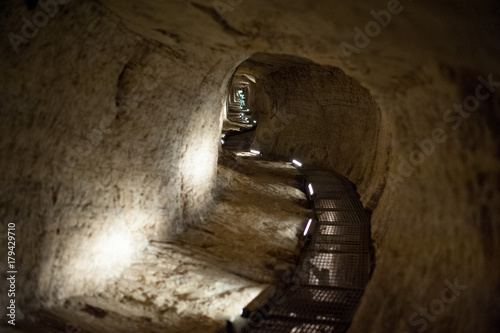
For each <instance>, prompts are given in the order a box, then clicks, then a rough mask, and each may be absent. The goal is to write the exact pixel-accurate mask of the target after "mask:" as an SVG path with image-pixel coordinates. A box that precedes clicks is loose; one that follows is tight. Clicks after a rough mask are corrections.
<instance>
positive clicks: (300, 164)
mask: <svg viewBox="0 0 500 333" xmlns="http://www.w3.org/2000/svg"><path fill="white" fill-rule="evenodd" d="M292 163H293V164H295V165H296V166H298V167H301V166H302V163H300V162H299V161H297V160H292Z"/></svg>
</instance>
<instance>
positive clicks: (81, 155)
mask: <svg viewBox="0 0 500 333" xmlns="http://www.w3.org/2000/svg"><path fill="white" fill-rule="evenodd" d="M58 8H59V12H58V13H57V14H56V15H55V17H54V18H51V19H50V20H49V22H48V24H47V25H46V26H43V27H40V28H39V30H38V33H37V35H36V36H35V37H34V38H32V39H30V41H29V44H27V45H21V46H20V48H19V50H18V52H17V53H16V52H14V50H13V49H12V48H11V47H10V45H9V43H8V40H7V41H6V40H2V51H1V52H2V57H3V59H4V60H3V61H2V64H3V65H2V81H1V89H0V90H1V91H2V93H1V100H2V102H1V104H2V122H1V125H0V126H1V127H2V128H1V133H2V141H1V146H2V147H1V149H0V154H1V158H0V163H1V169H2V173H1V176H0V177H1V184H2V187H1V190H2V197H1V198H2V199H1V207H2V225H3V226H5V225H6V223H7V221H10V220H13V221H14V222H16V225H17V232H18V234H17V240H18V252H17V257H16V258H17V261H18V263H19V266H20V267H18V268H19V271H20V275H19V279H18V286H22V290H20V291H19V293H18V295H17V300H18V303H19V304H20V305H21V308H25V307H29V306H31V305H33V306H34V305H35V304H34V303H36V301H42V302H45V303H47V302H48V303H51V302H52V301H55V300H60V299H63V298H64V297H66V296H68V295H74V294H75V293H77V294H79V293H85V292H86V291H89V290H96V288H97V289H98V287H99V286H101V285H102V283H103V281H106V280H107V279H108V278H110V277H112V276H116V275H117V274H119V272H120V270H121V269H122V265H126V264H127V263H128V261H129V260H130V258H129V257H133V256H134V255H135V253H136V252H137V251H139V250H140V249H141V247H143V246H144V245H145V242H146V239H157V240H164V239H168V238H169V237H172V235H175V234H177V233H178V232H179V231H182V230H183V229H185V227H186V226H187V225H189V224H190V223H195V222H196V221H197V220H198V219H199V215H200V214H202V213H203V212H204V211H206V209H207V207H211V205H212V192H213V189H214V185H215V176H216V161H217V151H218V143H219V140H218V138H219V133H220V125H221V110H222V105H221V101H222V100H223V98H224V95H223V94H225V91H223V88H225V83H226V82H227V80H228V79H229V76H230V73H228V71H227V68H224V70H222V71H221V70H220V69H221V68H220V67H224V66H222V65H221V64H223V63H224V60H225V59H228V58H227V57H225V56H222V57H218V58H217V61H216V62H215V63H212V62H207V61H206V59H207V58H208V57H210V51H209V50H207V53H205V54H203V55H199V54H195V53H189V52H184V51H182V50H173V49H171V48H168V47H166V46H164V45H161V44H159V43H158V42H156V41H152V40H149V39H147V38H143V37H140V36H138V35H137V34H135V33H133V32H130V31H129V30H128V29H127V28H126V27H124V26H123V24H121V23H120V22H119V20H118V19H117V17H116V15H114V14H112V13H111V12H110V11H109V10H107V9H106V8H104V7H103V6H102V5H100V4H98V3H96V2H89V3H86V4H82V3H76V2H75V3H69V4H67V5H65V6H59V7H58ZM40 10H41V9H40V8H39V7H37V9H35V10H34V11H27V10H26V9H25V8H23V7H20V6H14V5H11V6H8V9H7V10H6V12H5V15H4V16H5V17H6V22H5V26H6V27H8V29H9V30H8V31H13V32H15V33H20V34H21V35H22V31H23V30H22V29H23V28H22V25H23V21H22V20H21V19H20V18H22V17H26V18H30V19H31V18H32V17H33V15H36V13H38V12H40ZM186 78H188V80H186ZM2 232H4V231H2ZM115 243H116V244H115ZM103 246H104V248H103ZM4 250H5V249H4V248H3V247H2V253H4V252H3V251H4ZM102 251H104V253H102ZM2 288H5V285H4V284H2ZM2 290H3V289H2ZM33 295H37V296H38V297H33ZM4 300H5V299H4V298H2V301H4Z"/></svg>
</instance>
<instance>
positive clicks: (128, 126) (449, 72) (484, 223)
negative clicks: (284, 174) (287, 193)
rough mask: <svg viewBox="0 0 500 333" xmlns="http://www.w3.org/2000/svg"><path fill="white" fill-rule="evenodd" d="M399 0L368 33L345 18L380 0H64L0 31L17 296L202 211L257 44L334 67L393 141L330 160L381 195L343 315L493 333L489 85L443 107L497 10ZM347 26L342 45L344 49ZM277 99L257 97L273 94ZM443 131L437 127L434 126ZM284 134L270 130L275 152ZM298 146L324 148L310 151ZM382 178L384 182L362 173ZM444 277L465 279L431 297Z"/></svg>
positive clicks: (52, 295)
mask: <svg viewBox="0 0 500 333" xmlns="http://www.w3.org/2000/svg"><path fill="white" fill-rule="evenodd" d="M399 5H400V6H402V7H400V8H399V9H400V10H399V11H398V13H397V14H394V15H393V16H392V20H391V22H390V24H388V25H387V26H385V27H383V29H382V28H381V29H380V32H379V33H378V34H376V35H373V34H372V35H373V36H372V37H370V38H368V42H366V38H365V43H364V44H363V45H361V44H359V43H357V42H356V39H353V38H355V33H356V31H358V30H356V29H354V28H356V27H361V29H363V28H364V27H365V26H366V24H367V23H369V22H372V21H373V20H374V18H373V14H370V11H371V10H375V11H379V10H382V9H385V8H387V6H388V3H387V2H386V1H375V2H370V3H369V4H363V3H361V2H348V3H347V2H346V3H337V4H335V5H332V4H331V2H329V1H315V2H314V3H312V2H311V3H309V2H300V1H297V2H293V3H290V2H285V1H275V2H272V3H269V2H264V1H253V2H250V1H242V2H239V3H232V4H231V5H229V7H228V6H226V7H220V6H214V3H213V2H212V1H199V2H197V5H196V6H195V5H192V4H191V3H188V2H155V1H153V0H146V1H143V2H141V6H135V5H133V2H121V1H113V0H108V1H103V2H88V3H85V4H83V3H77V2H71V3H69V4H66V5H64V7H63V6H62V5H61V6H60V7H59V8H60V11H59V13H58V14H57V15H55V16H54V18H51V19H50V20H49V21H48V23H47V24H46V25H45V26H44V27H43V29H39V31H38V33H37V34H36V36H33V37H32V38H31V37H30V38H29V43H27V45H26V46H24V45H21V47H22V48H21V49H20V50H19V52H18V53H15V52H13V51H12V48H11V45H10V43H9V41H8V39H2V48H1V51H0V52H1V54H2V59H3V62H4V63H6V64H7V65H6V66H5V65H3V66H2V81H1V83H0V85H1V87H0V88H1V89H0V91H1V93H0V94H1V95H0V98H1V105H2V107H1V114H2V122H1V124H0V126H1V131H0V132H1V149H0V154H1V155H0V157H1V158H0V166H1V168H2V174H1V176H0V177H2V178H1V183H2V197H1V209H2V227H4V226H5V224H6V223H7V221H10V220H12V219H13V220H14V221H16V223H17V228H18V233H19V234H18V238H19V240H20V241H21V242H22V244H24V245H23V247H20V248H19V251H20V252H19V253H18V254H17V255H18V256H17V258H18V261H19V262H20V263H21V264H20V265H22V266H23V271H24V272H23V273H22V274H20V275H19V285H22V286H23V290H22V292H21V293H20V294H19V296H18V297H19V298H18V299H19V302H20V303H21V304H23V305H24V306H26V307H28V306H35V303H36V302H35V301H34V300H38V301H39V302H40V303H42V305H47V304H50V302H53V301H56V300H61V299H63V298H64V297H65V296H67V295H71V294H75V293H79V294H84V293H85V292H86V291H89V290H93V289H94V287H96V286H98V285H99V283H98V280H99V279H97V278H95V277H91V278H89V276H92V275H86V274H85V273H88V272H91V271H94V270H96V269H98V268H100V267H101V266H100V265H101V264H100V263H99V262H95V261H94V260H93V259H95V258H94V257H95V254H94V252H93V250H91V249H92V244H96V243H98V242H100V238H99V237H100V236H103V237H104V238H103V239H104V240H105V239H108V237H111V236H112V235H113V234H115V233H116V231H117V228H124V229H125V231H124V232H125V233H126V234H129V232H130V235H132V234H133V235H134V236H130V237H131V241H133V242H137V244H141V243H140V242H142V241H143V240H142V238H154V237H167V236H168V235H169V233H170V231H172V232H176V231H179V230H182V229H183V227H184V226H185V224H186V223H188V222H191V223H194V221H196V216H197V215H198V213H201V212H203V211H204V210H205V209H207V207H208V206H209V204H210V202H211V195H210V194H211V192H212V190H213V189H214V179H215V178H214V176H215V168H216V159H217V144H218V135H219V132H220V122H221V118H220V117H221V111H222V110H223V109H224V101H225V98H226V87H227V82H228V80H229V76H230V74H231V73H232V72H233V71H234V69H235V67H236V66H237V65H238V64H240V63H241V62H242V61H243V60H245V59H247V58H249V57H250V56H251V54H253V53H256V52H265V53H271V54H290V55H294V56H298V57H302V58H306V59H310V60H312V61H314V62H315V63H317V64H321V65H328V66H333V67H338V68H340V69H342V70H343V71H344V72H345V73H346V74H347V75H349V76H350V77H353V78H355V79H356V80H357V81H358V82H360V83H361V85H362V86H364V87H366V88H367V89H368V90H369V92H370V93H371V95H372V96H373V98H374V99H375V102H376V104H377V105H378V107H379V108H380V112H381V113H380V120H378V121H379V130H378V131H379V134H380V135H379V139H378V141H377V142H379V143H382V144H385V143H387V147H389V149H388V152H386V151H385V150H384V149H379V147H378V146H377V147H374V146H373V145H369V146H366V147H363V148H364V151H363V152H362V153H363V155H364V156H370V155H372V156H376V157H375V158H376V159H380V161H381V162H377V161H371V162H370V161H366V163H369V164H368V165H364V166H362V167H359V166H354V165H351V164H353V162H354V161H350V162H349V163H350V164H349V163H348V161H345V162H342V163H340V164H339V163H338V162H336V161H335V163H337V164H336V165H335V167H336V166H340V167H341V168H345V170H343V171H345V172H346V173H351V178H353V179H354V180H355V181H356V182H358V183H357V185H358V188H359V189H360V194H361V195H362V197H363V201H364V204H365V205H367V206H368V207H375V204H374V203H372V200H371V199H372V197H373V198H379V200H378V201H377V202H378V205H376V208H375V209H374V211H373V215H372V226H373V235H372V236H373V238H374V240H375V246H376V251H377V252H376V257H377V258H376V259H377V266H376V268H375V271H374V274H373V277H372V280H371V282H370V284H369V285H368V289H367V291H366V293H365V296H364V298H363V302H362V304H361V307H360V309H359V311H358V313H357V315H356V317H355V318H354V322H353V326H352V327H351V331H352V332H367V331H371V332H401V331H415V330H417V329H420V330H425V331H426V332H442V331H454V332H469V331H471V330H477V331H484V332H488V331H494V330H496V328H497V327H498V323H499V319H498V313H499V312H500V311H499V309H498V302H497V300H498V297H499V296H498V295H499V294H500V292H499V287H498V281H499V276H500V273H499V269H498V265H497V262H498V258H499V256H500V255H499V253H500V250H499V249H498V244H500V241H499V239H500V238H499V237H500V236H499V235H500V232H499V227H498V217H499V216H500V212H499V211H498V207H500V196H499V191H498V188H499V186H500V185H499V184H500V178H499V173H500V172H499V171H500V166H499V162H498V161H499V159H498V142H499V140H498V138H499V135H498V126H497V124H498V119H499V117H498V114H499V99H498V91H497V90H498V89H499V87H498V83H492V84H491V85H490V87H489V88H486V89H487V90H488V92H489V94H487V95H488V97H487V98H485V99H484V100H482V101H481V102H480V106H479V107H478V108H475V109H474V110H475V111H471V112H466V113H461V112H459V111H453V106H454V104H455V103H458V104H460V103H462V102H464V101H465V99H466V98H467V97H468V96H470V95H472V96H474V94H475V89H476V87H477V85H478V84H483V87H484V83H483V81H480V80H479V79H478V77H479V76H482V77H483V78H485V79H486V81H487V80H488V75H491V76H490V77H491V78H492V80H493V81H494V82H498V81H499V80H500V79H499V78H500V75H499V74H498V73H500V68H499V67H498V61H497V58H498V54H499V53H500V50H499V48H498V45H497V42H496V40H495V39H494V38H491V36H496V35H498V34H499V31H498V30H499V29H498V24H497V23H498V13H499V11H498V7H497V6H496V5H493V4H491V3H489V2H487V1H484V2H481V1H479V2H477V3H475V5H474V6H470V5H465V4H463V3H455V2H447V1H444V2H439V3H430V2H429V3H425V2H415V1H414V2H411V3H404V4H399ZM3 6H4V7H3V8H2V17H3V19H2V28H3V29H5V31H17V32H19V31H21V29H22V25H23V24H24V21H22V20H21V18H22V17H23V16H26V17H28V18H31V17H33V15H34V13H35V12H36V11H38V10H40V8H39V7H37V9H36V10H35V11H31V12H30V11H27V10H26V9H25V8H21V7H17V5H3ZM224 8H225V9H224ZM228 8H229V9H228ZM401 8H402V9H401ZM285 9H286V10H285ZM214 14H215V15H214ZM423 18H425V22H426V24H422V20H423ZM192 22H196V24H192ZM372 25H373V24H372ZM358 41H359V39H358ZM343 42H346V43H349V44H351V45H354V46H356V48H355V49H354V50H355V52H352V54H350V55H346V53H345V52H342V50H341V49H340V48H339V46H340V45H342V43H343ZM351 50H353V49H352V48H351ZM457 54H460V56H457ZM151 73H156V74H151ZM332 73H333V74H335V75H338V77H343V76H342V74H341V72H340V71H337V70H332ZM271 78H272V76H271ZM344 79H345V80H347V81H349V79H348V78H346V77H344ZM270 82H271V81H270ZM291 87H292V86H291ZM263 88H266V87H265V86H264V87H263ZM284 88H285V87H283V89H284ZM257 89H259V88H257ZM272 89H273V87H267V89H266V91H268V92H272ZM274 89H276V88H274ZM280 89H281V88H280ZM332 89H335V88H334V87H332ZM363 91H364V90H363ZM284 92H286V91H285V90H284ZM277 93H281V91H277ZM481 93H482V94H486V93H485V90H484V88H482V89H481ZM271 97H272V93H270V95H269V96H268V100H267V101H265V100H262V101H263V103H264V104H265V103H267V104H268V105H269V107H268V109H269V110H273V104H272V103H273V101H272V100H271ZM320 99H321V98H320ZM290 105H291V106H293V105H292V104H290ZM287 106H289V105H288V104H287ZM449 110H451V111H449ZM450 112H451V113H450ZM450 117H451V118H450ZM318 119H321V118H318ZM259 122H260V121H259ZM341 124H342V123H341ZM299 125H300V124H299ZM313 125H314V124H313V123H311V124H309V123H308V124H307V126H311V127H314V126H313ZM345 125H346V126H351V124H345ZM366 128H367V129H368V130H371V128H370V126H366ZM437 128H441V129H442V130H443V131H444V132H443V131H438V132H436V133H437V134H436V135H434V134H433V133H434V130H435V129H437ZM289 130H290V131H292V128H290V129H287V131H289ZM296 130H299V129H296ZM284 133H286V132H284ZM369 133H371V132H368V134H367V135H368V136H367V137H366V138H369V137H375V136H376V134H375V133H373V134H369ZM363 134H365V133H363ZM444 135H446V139H444ZM357 138H358V137H357V136H354V137H353V139H357ZM425 139H431V140H433V142H434V148H433V150H432V153H429V154H427V155H425V154H424V155H418V154H417V155H418V156H417V155H415V156H414V157H416V159H415V160H418V157H419V156H420V157H421V158H420V162H421V163H417V164H419V165H410V168H408V165H406V166H402V165H403V163H405V162H402V159H401V158H403V159H405V160H407V161H408V163H409V159H410V155H411V154H412V152H413V151H415V150H417V149H420V148H418V144H416V143H415V140H418V141H419V142H420V143H421V142H422V141H423V140H425ZM438 141H442V142H438ZM426 142H428V141H426ZM374 143H375V142H374ZM339 145H340V143H338V142H332V147H338V146H339ZM289 149H290V148H286V149H285V147H284V142H277V144H276V150H277V151H282V152H283V153H287V152H289V151H290V150H289ZM353 149H359V148H357V147H353ZM429 150H431V149H430V148H429ZM387 154H388V155H387ZM384 156H388V161H387V163H382V162H383V161H384ZM422 156H424V157H425V159H423V158H422ZM305 158H306V159H308V160H309V161H311V162H315V163H325V160H324V159H323V156H321V155H319V154H318V155H315V156H314V157H313V156H305ZM423 160H425V162H423ZM54 162H56V163H59V164H56V167H54ZM61 164H62V165H61ZM200 165H203V168H202V169H201V170H200V172H198V169H197V168H198V167H199V166H200ZM381 165H385V166H386V167H385V169H384V168H380V166H381ZM351 166H352V168H353V169H351V170H349V168H350V167H351ZM370 166H373V168H372V167H370ZM332 167H333V166H332ZM405 167H406V169H405ZM412 167H413V168H412ZM58 168H59V169H61V170H62V171H59V169H58ZM355 168H359V169H357V171H356V169H355ZM367 177H369V178H367ZM382 179H387V183H386V186H385V187H384V191H383V193H382V194H381V196H379V195H375V196H373V195H371V194H369V193H376V192H377V191H378V190H373V189H372V188H371V187H370V186H364V185H363V181H370V182H371V184H377V186H378V184H379V182H380V180H382ZM372 180H373V181H372ZM359 181H360V182H359ZM368 194H369V195H368ZM131 230H132V231H134V233H132V232H131ZM169 230H170V231H169ZM2 232H4V231H2ZM135 237H137V239H136V238H135ZM137 244H136V245H137ZM137 247H138V245H137ZM1 251H5V249H4V248H2V250H1ZM2 253H3V252H2ZM82 257H83V263H82V262H81V261H79V259H78V258H82ZM75 260H76V261H77V262H79V263H80V265H76V264H74V263H73V262H74V261H75ZM86 260H88V261H86ZM104 264H106V263H104ZM115 264H117V263H113V265H115ZM117 265H118V266H117V267H119V263H118V264H117ZM108 273H109V272H108ZM108 273H106V274H108ZM106 274H104V275H106ZM109 274H112V273H109ZM102 278H103V279H106V278H108V276H103V277H102ZM449 283H452V284H453V283H456V284H458V285H459V286H462V287H461V288H462V289H456V288H455V289H454V290H455V292H456V293H455V294H454V295H455V296H456V298H455V299H454V301H453V302H450V303H444V301H442V300H441V297H442V294H443V290H445V291H446V290H449V289H445V288H449ZM463 286H466V288H465V289H464V287H463ZM1 288H5V285H4V284H2V285H1ZM1 293H2V295H5V290H4V289H2V290H1ZM33 296H34V297H33ZM445 296H446V297H448V298H447V299H448V300H449V297H451V296H450V295H449V294H446V295H445ZM434 300H436V301H434ZM440 300H441V303H442V304H443V305H444V306H445V307H444V309H442V308H441V307H440V308H439V309H437V308H434V309H433V310H432V309H431V310H432V311H435V312H436V314H431V316H432V317H431V319H427V318H426V317H424V316H423V315H421V314H419V311H420V310H419V309H420V308H422V309H423V310H422V311H425V310H426V309H428V308H429V306H431V305H432V304H434V305H433V306H436V305H439V306H441V305H440V304H441V303H440V302H439V301H440ZM2 302H4V298H2ZM2 306H3V303H2ZM414 313H416V314H417V317H416V316H415V315H414ZM415 320H419V321H418V322H415Z"/></svg>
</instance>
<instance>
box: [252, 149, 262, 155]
mask: <svg viewBox="0 0 500 333" xmlns="http://www.w3.org/2000/svg"><path fill="white" fill-rule="evenodd" d="M250 152H251V153H253V154H257V155H260V151H258V150H255V149H250Z"/></svg>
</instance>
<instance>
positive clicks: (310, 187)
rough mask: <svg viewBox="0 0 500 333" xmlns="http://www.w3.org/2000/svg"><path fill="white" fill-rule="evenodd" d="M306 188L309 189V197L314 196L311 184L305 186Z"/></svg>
mask: <svg viewBox="0 0 500 333" xmlns="http://www.w3.org/2000/svg"><path fill="white" fill-rule="evenodd" d="M307 187H308V188H309V193H311V195H313V194H314V191H313V186H312V185H311V184H309V185H307Z"/></svg>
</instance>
